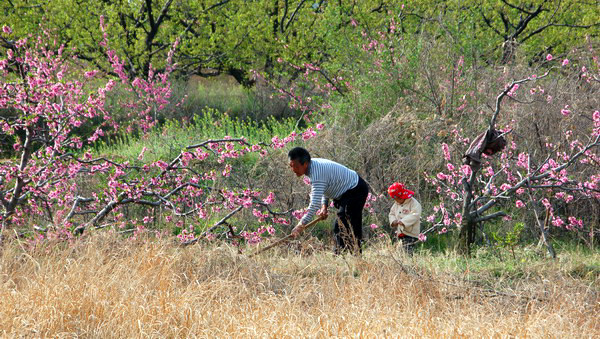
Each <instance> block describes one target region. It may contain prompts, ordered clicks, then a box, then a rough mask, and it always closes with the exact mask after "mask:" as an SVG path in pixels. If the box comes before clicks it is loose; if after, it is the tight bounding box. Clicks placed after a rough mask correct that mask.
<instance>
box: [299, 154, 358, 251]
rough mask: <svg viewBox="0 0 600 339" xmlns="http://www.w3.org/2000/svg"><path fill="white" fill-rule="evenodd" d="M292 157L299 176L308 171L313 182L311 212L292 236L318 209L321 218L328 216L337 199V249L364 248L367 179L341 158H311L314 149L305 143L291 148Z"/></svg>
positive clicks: (334, 229) (303, 227)
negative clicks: (337, 159)
mask: <svg viewBox="0 0 600 339" xmlns="http://www.w3.org/2000/svg"><path fill="white" fill-rule="evenodd" d="M288 157H289V160H290V167H291V169H292V171H293V172H294V173H295V174H296V175H297V176H298V177H301V176H303V175H306V176H307V177H308V178H309V179H310V182H311V192H310V205H309V206H308V212H307V213H306V215H304V217H302V219H301V220H300V222H299V223H298V225H297V226H296V227H295V228H294V229H293V230H292V236H293V237H296V236H298V235H299V234H300V233H301V232H302V231H304V229H305V227H306V224H308V223H309V222H310V221H311V220H312V218H313V217H314V215H315V213H316V212H317V211H318V215H319V216H320V218H321V219H326V218H327V215H328V213H327V208H328V207H329V199H333V203H334V206H335V207H336V208H337V209H338V211H337V217H336V219H335V221H334V226H333V233H334V235H335V240H336V245H337V247H336V252H338V253H339V251H340V250H344V249H350V250H351V251H352V252H353V253H356V252H357V250H358V251H359V252H360V244H361V240H362V210H363V208H364V206H365V202H366V201H367V195H368V194H369V187H368V186H367V183H366V182H365V181H364V180H363V179H362V178H361V177H360V176H359V175H358V174H357V173H356V172H355V171H353V170H351V169H348V168H347V167H345V166H343V165H340V164H338V163H337V162H334V161H331V160H327V159H320V158H314V159H311V157H310V153H308V151H307V150H306V149H304V148H302V147H296V148H293V149H292V150H290V151H289V152H288ZM340 221H341V223H342V224H340Z"/></svg>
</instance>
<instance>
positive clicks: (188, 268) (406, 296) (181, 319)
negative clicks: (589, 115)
mask: <svg viewBox="0 0 600 339" xmlns="http://www.w3.org/2000/svg"><path fill="white" fill-rule="evenodd" d="M394 251H395V248H394V247H389V246H387V247H386V246H380V247H377V246H375V247H373V248H371V249H369V250H368V251H366V253H365V254H364V255H363V257H362V258H357V257H351V256H347V257H346V256H334V255H332V254H330V253H327V252H317V253H313V254H311V255H309V256H300V255H292V254H289V255H288V254H285V253H282V252H280V251H278V250H274V251H273V252H271V253H269V254H268V255H263V256H259V257H257V258H248V257H247V256H246V255H239V254H237V252H236V250H235V249H232V248H227V247H207V246H206V245H197V246H191V247H187V248H181V247H176V246H173V245H172V243H169V242H167V241H162V240H158V241H150V242H138V243H131V242H126V241H117V240H113V239H111V238H110V237H104V236H100V235H98V236H94V237H92V238H90V239H89V240H87V241H81V242H78V243H75V244H73V245H70V246H54V247H52V248H50V247H46V248H37V249H25V250H24V248H22V247H21V246H19V245H17V244H14V243H13V244H5V245H4V247H3V248H2V250H1V255H0V259H1V261H0V265H1V266H0V284H1V288H0V333H1V334H2V336H9V337H12V336H25V337H74V336H78V337H161V338H162V337H215V336H217V337H250V336H252V337H256V336H260V337H289V338H291V337H331V336H340V337H365V336H366V337H374V336H389V337H436V338H437V337H455V336H467V337H506V336H517V337H525V336H528V337H594V336H598V335H600V321H599V320H598V317H597V315H598V312H599V311H600V303H599V300H600V299H599V298H598V292H599V289H598V284H597V281H595V282H594V283H593V284H591V285H590V284H589V282H588V283H587V285H586V284H585V283H584V281H582V280H577V279H573V278H571V277H569V276H567V275H565V274H561V272H554V273H553V274H552V275H550V274H547V277H544V276H543V275H539V272H538V273H535V271H532V274H533V275H535V276H532V277H530V278H528V279H526V280H524V281H523V282H522V286H518V285H514V284H513V286H512V287H510V288H509V287H508V286H504V288H503V286H500V285H498V286H491V287H490V286H483V287H482V286H478V285H477V284H475V283H473V282H468V281H466V280H465V279H464V277H461V276H459V275H456V274H452V273H448V272H442V271H436V270H434V269H425V268H424V267H427V266H428V265H429V264H431V263H429V264H428V263H427V260H430V259H427V258H422V257H415V258H412V259H411V258H410V257H405V256H403V255H402V254H398V253H395V252H394ZM391 253H394V254H393V256H392V254H391ZM550 266H552V265H550ZM547 269H548V270H547V271H545V272H546V273H549V272H553V271H552V269H551V268H547ZM515 286H517V287H518V289H517V288H516V287H515ZM511 288H512V290H511ZM494 289H497V291H501V292H502V293H496V294H494V293H493V290H494ZM490 290H492V291H491V292H490Z"/></svg>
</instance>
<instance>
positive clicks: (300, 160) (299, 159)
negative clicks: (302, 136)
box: [288, 147, 310, 177]
mask: <svg viewBox="0 0 600 339" xmlns="http://www.w3.org/2000/svg"><path fill="white" fill-rule="evenodd" d="M288 157H289V158H290V168H291V169H292V171H293V172H294V173H296V175H297V176H299V177H301V176H303V175H305V174H306V172H308V164H309V163H310V153H308V151H307V150H305V149H304V148H302V147H294V148H292V149H291V150H290V151H289V152H288Z"/></svg>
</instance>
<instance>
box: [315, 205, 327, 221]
mask: <svg viewBox="0 0 600 339" xmlns="http://www.w3.org/2000/svg"><path fill="white" fill-rule="evenodd" d="M317 217H318V218H319V219H321V220H325V219H327V217H328V214H327V205H323V206H321V209H319V210H318V211H317Z"/></svg>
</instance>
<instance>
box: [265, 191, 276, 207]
mask: <svg viewBox="0 0 600 339" xmlns="http://www.w3.org/2000/svg"><path fill="white" fill-rule="evenodd" d="M274 201H275V194H274V193H273V192H270V193H269V195H268V196H267V197H266V198H265V199H264V200H263V202H264V203H265V204H267V205H270V204H272V203H273V202H274Z"/></svg>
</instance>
